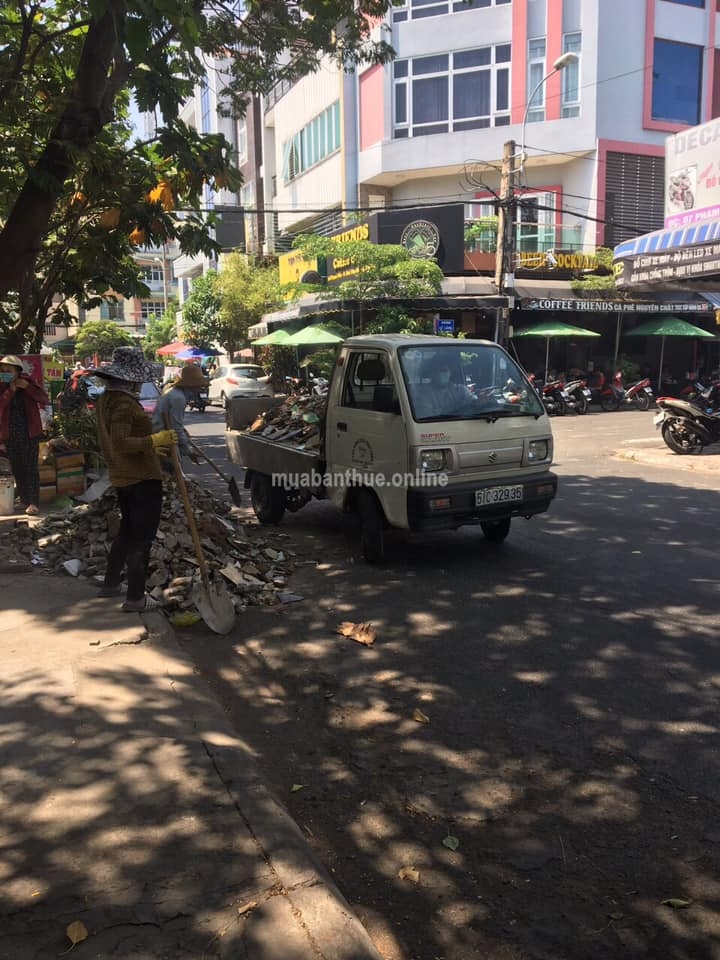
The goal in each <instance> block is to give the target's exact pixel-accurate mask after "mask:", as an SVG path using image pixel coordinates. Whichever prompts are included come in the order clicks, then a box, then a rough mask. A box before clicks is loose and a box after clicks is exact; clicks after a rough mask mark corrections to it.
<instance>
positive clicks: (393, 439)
mask: <svg viewBox="0 0 720 960" xmlns="http://www.w3.org/2000/svg"><path fill="white" fill-rule="evenodd" d="M325 444H326V447H325V450H326V456H327V471H328V473H330V474H334V476H333V477H332V478H331V484H330V490H329V491H328V492H329V495H330V496H331V497H332V499H333V500H334V501H335V502H336V503H338V504H341V503H342V501H343V499H344V495H345V490H346V488H347V483H348V478H349V481H350V483H353V484H363V485H364V486H369V487H371V488H372V489H373V490H374V491H375V493H376V495H377V497H378V499H379V500H380V503H381V504H382V506H383V509H384V511H385V516H386V517H387V519H388V521H389V522H390V523H392V524H393V525H395V526H405V525H406V517H407V496H406V488H405V483H404V475H405V474H406V473H407V471H408V445H407V435H406V430H405V422H404V420H403V417H402V414H401V412H400V402H399V399H398V392H397V386H396V383H395V379H394V376H393V374H392V368H391V365H390V357H389V356H388V354H386V353H384V352H383V351H378V350H362V351H361V350H357V351H351V352H350V353H348V354H347V356H346V360H345V364H344V377H343V382H342V389H341V390H340V392H339V393H337V394H335V402H334V403H331V404H330V405H329V407H328V413H327V426H326V434H325Z"/></svg>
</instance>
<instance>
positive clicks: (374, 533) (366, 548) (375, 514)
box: [355, 489, 385, 563]
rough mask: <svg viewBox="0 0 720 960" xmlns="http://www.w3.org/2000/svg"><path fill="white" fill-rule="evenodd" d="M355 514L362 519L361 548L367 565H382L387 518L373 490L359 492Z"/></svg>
mask: <svg viewBox="0 0 720 960" xmlns="http://www.w3.org/2000/svg"><path fill="white" fill-rule="evenodd" d="M355 512H356V513H357V515H358V517H359V519H360V547H361V549H362V555H363V558H364V560H365V561H366V563H380V562H381V561H382V560H383V558H384V556H385V516H384V514H383V511H382V507H381V506H380V504H379V503H378V499H377V497H376V496H375V494H374V493H373V492H372V490H367V489H363V490H358V492H357V496H356V498H355Z"/></svg>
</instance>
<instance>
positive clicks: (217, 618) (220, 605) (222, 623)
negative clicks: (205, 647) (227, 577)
mask: <svg viewBox="0 0 720 960" xmlns="http://www.w3.org/2000/svg"><path fill="white" fill-rule="evenodd" d="M192 601H193V603H194V604H195V606H196V607H197V611H198V613H199V614H200V616H201V617H202V618H203V620H204V621H205V623H206V624H207V625H208V626H209V627H210V629H211V630H212V631H213V633H219V634H221V635H224V634H226V633H230V631H231V630H232V628H233V627H234V626H235V607H234V606H233V602H232V600H231V598H230V595H229V594H228V593H227V591H225V590H224V589H223V587H222V586H221V585H219V584H211V585H210V589H209V590H206V589H205V587H204V586H203V584H202V583H199V584H197V585H196V587H195V589H194V590H193V596H192Z"/></svg>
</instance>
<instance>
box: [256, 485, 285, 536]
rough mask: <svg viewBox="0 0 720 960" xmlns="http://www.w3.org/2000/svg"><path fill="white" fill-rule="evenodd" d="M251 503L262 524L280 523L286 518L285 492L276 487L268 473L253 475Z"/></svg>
mask: <svg viewBox="0 0 720 960" xmlns="http://www.w3.org/2000/svg"><path fill="white" fill-rule="evenodd" d="M250 502H251V503H252V508H253V510H254V511H255V516H256V517H257V518H258V520H259V521H260V523H264V524H271V523H280V521H281V520H282V518H283V517H284V516H285V491H284V490H283V489H282V488H281V487H274V486H273V484H272V480H271V478H270V477H269V476H268V475H267V474H266V473H254V474H253V475H252V480H251V481H250Z"/></svg>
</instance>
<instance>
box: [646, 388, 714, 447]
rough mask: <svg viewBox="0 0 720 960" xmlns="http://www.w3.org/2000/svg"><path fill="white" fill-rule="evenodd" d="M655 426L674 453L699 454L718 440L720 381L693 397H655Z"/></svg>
mask: <svg viewBox="0 0 720 960" xmlns="http://www.w3.org/2000/svg"><path fill="white" fill-rule="evenodd" d="M657 405H658V407H659V408H660V412H659V413H658V414H657V415H656V417H655V419H654V423H655V426H656V427H658V428H659V429H660V431H661V432H662V438H663V440H664V441H665V443H666V444H667V446H668V447H670V449H671V450H672V451H673V453H679V454H695V453H702V449H703V447H707V446H709V445H710V444H711V443H717V442H718V441H720V383H714V384H712V386H710V387H707V388H705V389H704V390H701V391H700V392H699V394H698V396H697V398H696V399H695V400H683V399H681V398H680V397H658V400H657Z"/></svg>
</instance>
